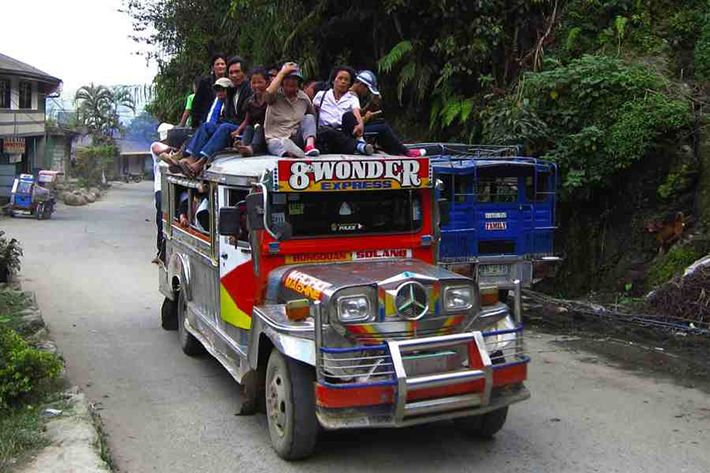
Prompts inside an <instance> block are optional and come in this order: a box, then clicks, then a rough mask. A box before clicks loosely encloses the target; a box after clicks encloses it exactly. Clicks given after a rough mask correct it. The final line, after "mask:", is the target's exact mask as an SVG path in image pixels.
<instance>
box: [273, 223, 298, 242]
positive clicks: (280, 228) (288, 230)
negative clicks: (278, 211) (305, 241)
mask: <svg viewBox="0 0 710 473" xmlns="http://www.w3.org/2000/svg"><path fill="white" fill-rule="evenodd" d="M271 230H272V231H273V232H274V235H275V236H276V239H277V240H278V241H287V240H290V239H291V237H292V236H293V226H291V224H290V223H288V222H280V223H275V224H273V225H271Z"/></svg>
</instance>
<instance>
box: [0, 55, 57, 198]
mask: <svg viewBox="0 0 710 473" xmlns="http://www.w3.org/2000/svg"><path fill="white" fill-rule="evenodd" d="M61 82H62V81H61V80H60V79H58V78H56V77H53V76H50V75H49V74H47V73H45V72H43V71H40V70H39V69H37V68H35V67H33V66H30V65H29V64H25V63H24V62H21V61H18V60H17V59H14V58H11V57H9V56H6V55H4V54H2V53H0V197H3V196H4V194H8V195H9V189H8V184H7V181H8V180H10V185H11V184H12V182H11V179H10V177H12V176H14V175H17V174H20V173H28V174H34V173H36V172H37V171H38V170H40V169H50V168H51V164H52V163H51V157H48V156H47V152H46V151H47V150H46V149H45V145H46V142H47V127H46V109H47V107H46V98H47V96H48V95H51V94H53V93H55V92H56V91H57V90H58V89H59V87H60V85H61ZM47 160H50V162H46V161H47ZM13 178H14V177H13Z"/></svg>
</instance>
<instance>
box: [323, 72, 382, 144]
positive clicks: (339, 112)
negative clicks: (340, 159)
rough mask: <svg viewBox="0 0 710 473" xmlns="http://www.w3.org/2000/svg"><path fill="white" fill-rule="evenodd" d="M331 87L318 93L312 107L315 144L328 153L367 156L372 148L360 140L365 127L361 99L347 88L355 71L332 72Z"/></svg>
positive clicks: (349, 86)
mask: <svg viewBox="0 0 710 473" xmlns="http://www.w3.org/2000/svg"><path fill="white" fill-rule="evenodd" d="M331 77H333V87H332V88H331V89H329V90H327V91H321V92H318V93H317V94H316V96H315V100H314V104H315V107H316V111H317V113H318V143H319V145H320V146H321V147H323V148H326V149H327V150H328V152H329V153H346V154H355V153H360V154H367V155H371V154H372V153H373V152H374V149H373V147H372V145H371V144H368V143H366V142H365V140H364V139H362V136H363V132H364V129H365V125H364V123H363V120H362V115H361V114H360V100H359V98H358V96H357V95H356V94H355V92H352V91H351V90H350V89H351V87H352V85H353V81H354V79H355V70H354V69H353V68H351V67H348V66H338V67H336V68H335V69H334V70H333V73H331Z"/></svg>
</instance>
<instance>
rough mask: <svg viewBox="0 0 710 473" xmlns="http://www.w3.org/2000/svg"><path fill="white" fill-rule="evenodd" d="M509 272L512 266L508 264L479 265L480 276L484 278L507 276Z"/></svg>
mask: <svg viewBox="0 0 710 473" xmlns="http://www.w3.org/2000/svg"><path fill="white" fill-rule="evenodd" d="M509 270H510V265H507V264H479V265H478V276H479V277H483V278H486V277H492V276H507V275H508V271H509Z"/></svg>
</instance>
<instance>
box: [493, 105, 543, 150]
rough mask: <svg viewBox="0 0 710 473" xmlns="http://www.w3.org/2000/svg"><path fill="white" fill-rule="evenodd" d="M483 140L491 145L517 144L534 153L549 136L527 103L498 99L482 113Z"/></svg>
mask: <svg viewBox="0 0 710 473" xmlns="http://www.w3.org/2000/svg"><path fill="white" fill-rule="evenodd" d="M481 120H482V121H483V141H484V142H485V143H486V144H492V145H518V146H521V147H522V148H523V149H525V150H527V151H528V152H530V151H533V150H537V149H538V147H539V146H540V144H541V143H543V142H544V141H545V139H546V138H547V137H548V126H547V124H546V123H545V122H544V121H542V120H541V119H540V117H538V116H537V115H536V114H535V112H534V111H533V110H532V109H531V107H530V101H529V100H527V99H525V100H516V99H515V98H508V99H503V100H498V101H496V102H495V103H493V104H492V105H490V106H489V107H488V108H486V110H485V111H484V112H483V113H482V114H481Z"/></svg>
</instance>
